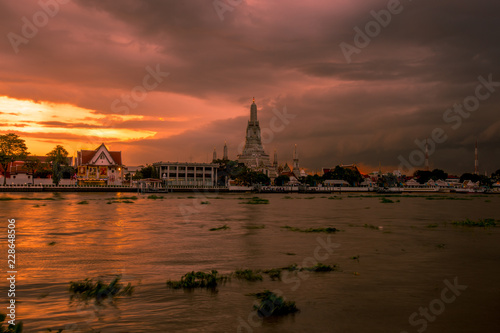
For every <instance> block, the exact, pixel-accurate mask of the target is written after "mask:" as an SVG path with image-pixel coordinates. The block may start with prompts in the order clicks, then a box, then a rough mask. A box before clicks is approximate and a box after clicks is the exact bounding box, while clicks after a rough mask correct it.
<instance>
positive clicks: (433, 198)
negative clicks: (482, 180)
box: [425, 196, 472, 200]
mask: <svg viewBox="0 0 500 333" xmlns="http://www.w3.org/2000/svg"><path fill="white" fill-rule="evenodd" d="M425 200H472V199H471V198H463V197H439V196H429V197H426V198H425Z"/></svg>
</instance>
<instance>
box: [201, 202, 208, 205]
mask: <svg viewBox="0 0 500 333" xmlns="http://www.w3.org/2000/svg"><path fill="white" fill-rule="evenodd" d="M201 204H202V205H210V202H209V201H202V202H201Z"/></svg>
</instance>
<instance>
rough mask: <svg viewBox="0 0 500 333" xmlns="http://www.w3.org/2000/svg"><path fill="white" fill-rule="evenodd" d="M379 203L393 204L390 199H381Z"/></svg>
mask: <svg viewBox="0 0 500 333" xmlns="http://www.w3.org/2000/svg"><path fill="white" fill-rule="evenodd" d="M380 203H394V201H392V200H391V199H387V198H382V199H381V200H380Z"/></svg>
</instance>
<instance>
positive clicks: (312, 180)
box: [304, 175, 323, 186]
mask: <svg viewBox="0 0 500 333" xmlns="http://www.w3.org/2000/svg"><path fill="white" fill-rule="evenodd" d="M322 181H323V179H322V178H321V176H319V175H312V176H311V175H307V177H305V178H304V183H306V184H307V185H309V186H317V185H318V184H319V183H321V182H322Z"/></svg>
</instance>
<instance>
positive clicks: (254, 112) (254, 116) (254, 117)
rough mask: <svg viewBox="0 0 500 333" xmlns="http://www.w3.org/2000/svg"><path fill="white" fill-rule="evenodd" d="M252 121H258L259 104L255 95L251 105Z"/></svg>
mask: <svg viewBox="0 0 500 333" xmlns="http://www.w3.org/2000/svg"><path fill="white" fill-rule="evenodd" d="M250 121H251V122H256V121H257V104H255V97H254V98H253V102H252V105H251V106H250Z"/></svg>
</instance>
